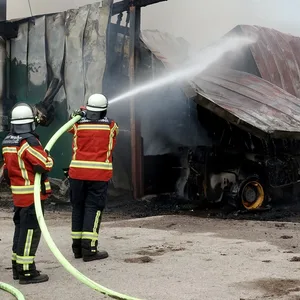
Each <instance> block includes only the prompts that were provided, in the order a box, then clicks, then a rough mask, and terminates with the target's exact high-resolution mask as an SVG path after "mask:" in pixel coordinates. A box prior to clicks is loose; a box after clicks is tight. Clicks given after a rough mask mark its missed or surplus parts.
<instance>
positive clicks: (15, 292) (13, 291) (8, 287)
mask: <svg viewBox="0 0 300 300" xmlns="http://www.w3.org/2000/svg"><path fill="white" fill-rule="evenodd" d="M0 289H1V290H3V291H5V292H8V293H10V294H12V295H13V296H15V297H16V298H17V299H18V300H25V297H24V296H23V294H22V293H21V292H20V291H19V290H17V289H16V288H15V287H13V286H11V285H9V284H7V283H4V282H0Z"/></svg>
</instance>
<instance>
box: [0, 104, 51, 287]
mask: <svg viewBox="0 0 300 300" xmlns="http://www.w3.org/2000/svg"><path fill="white" fill-rule="evenodd" d="M34 130H35V117H34V112H33V110H32V108H31V106H30V105H28V104H26V103H18V104H17V105H15V106H14V108H13V110H12V116H11V131H10V133H9V134H8V135H7V137H6V138H5V139H4V140H3V143H2V155H3V158H4V163H5V165H4V177H5V179H6V182H7V183H8V184H9V185H10V188H11V191H12V196H13V202H14V218H13V220H14V224H15V232H14V238H13V247H12V251H13V254H12V267H13V278H14V279H15V280H18V279H19V283H20V284H29V283H40V282H45V281H48V279H49V277H48V276H47V275H46V274H41V273H40V272H39V271H37V270H36V267H35V262H34V258H35V253H36V251H37V248H38V245H39V241H40V237H41V230H40V228H39V224H38V221H37V218H36V214H35V209H34V176H35V173H36V172H39V173H42V183H41V199H42V200H45V199H46V198H47V196H48V195H49V193H51V188H50V183H49V181H48V179H47V172H49V171H50V170H51V168H52V166H53V161H52V159H51V158H50V157H49V156H48V155H47V153H46V152H45V151H44V149H43V147H42V145H41V143H40V141H39V139H38V136H37V135H36V134H35V133H34ZM42 203H43V201H42Z"/></svg>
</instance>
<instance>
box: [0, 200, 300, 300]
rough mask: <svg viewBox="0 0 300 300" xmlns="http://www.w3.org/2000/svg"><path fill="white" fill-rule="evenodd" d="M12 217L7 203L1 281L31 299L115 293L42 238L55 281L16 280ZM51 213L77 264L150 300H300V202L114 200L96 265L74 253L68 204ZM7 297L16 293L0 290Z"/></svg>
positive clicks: (53, 227) (2, 213)
mask: <svg viewBox="0 0 300 300" xmlns="http://www.w3.org/2000/svg"><path fill="white" fill-rule="evenodd" d="M3 206H5V207H3ZM11 216H12V210H11V208H10V207H9V205H2V208H0V228H1V233H0V251H1V256H0V281H3V282H7V283H9V284H13V285H14V286H15V287H17V288H18V289H20V290H21V291H22V292H23V293H24V295H25V298H26V299H28V300H50V299H51V300H52V299H61V300H67V299H68V300H69V299H88V298H91V297H95V298H97V299H108V298H107V297H106V296H104V295H102V294H99V293H97V292H95V291H93V290H91V289H89V288H87V287H85V286H84V285H82V284H81V283H79V282H78V281H77V280H76V279H75V278H73V277H72V276H71V275H70V274H69V273H68V272H67V271H66V270H65V269H64V268H63V267H62V266H61V265H60V264H59V263H58V262H57V260H56V258H55V257H54V256H53V254H52V253H51V252H50V250H49V249H48V247H47V245H46V243H45V241H44V240H43V239H42V241H41V245H40V248H39V250H38V253H37V258H36V263H37V266H38V269H40V270H42V271H44V272H46V273H47V274H48V275H49V276H50V281H49V282H47V283H43V284H39V285H31V286H21V285H19V284H18V282H16V281H15V282H14V281H13V280H12V276H11V269H10V256H11V252H10V248H11V238H12V234H13V226H12V221H11ZM45 216H46V223H47V225H48V226H49V231H50V233H51V235H52V237H53V239H54V241H55V242H56V244H57V246H58V248H59V249H60V250H61V251H62V253H63V254H64V255H65V257H66V258H67V259H68V260H69V261H70V262H71V263H72V264H73V265H74V266H75V267H76V268H78V269H79V270H80V271H81V272H83V273H84V274H85V275H87V276H88V277H90V278H92V279H93V280H95V281H96V282H98V283H100V284H102V285H104V286H105V287H108V288H111V289H113V290H116V291H118V292H122V293H125V294H128V295H130V296H135V297H139V298H140V299H149V300H150V299H156V300H157V299H162V300H175V299H186V300H199V299H216V300H218V299H220V300H221V299H222V300H227V299H228V300H234V299H237V300H241V299H245V300H254V299H272V300H273V299H283V300H296V299H300V248H299V239H300V233H299V232H300V231H299V229H300V223H298V220H300V217H299V213H298V211H297V206H294V207H291V206H289V207H285V206H281V207H277V208H273V209H272V210H271V211H267V212H261V213H255V214H240V213H237V212H232V211H230V212H226V213H224V211H223V212H220V211H219V210H217V209H216V210H214V209H209V210H204V211H197V210H196V208H195V207H193V206H192V205H191V204H188V203H184V204H182V203H179V202H178V201H166V199H163V198H162V199H156V201H152V200H147V199H146V200H145V201H140V202H136V203H134V204H132V202H126V203H123V204H121V202H120V200H115V201H112V202H111V203H110V205H109V206H108V209H107V212H106V216H105V218H104V222H103V225H102V227H101V233H100V243H101V247H103V248H105V249H106V250H107V251H108V252H109V254H110V257H109V258H108V259H106V260H103V261H99V262H90V263H84V262H83V261H81V260H75V259H74V258H73V257H72V254H71V252H70V243H71V241H70V209H69V207H68V206H64V207H62V206H57V205H56V206H53V205H51V204H49V205H48V207H47V211H46V215H45ZM262 220H263V221H262ZM265 220H268V221H265ZM269 220H272V221H269ZM0 299H8V300H10V299H13V297H10V296H9V295H8V294H6V293H4V292H2V291H0Z"/></svg>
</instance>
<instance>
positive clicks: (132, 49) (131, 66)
mask: <svg viewBox="0 0 300 300" xmlns="http://www.w3.org/2000/svg"><path fill="white" fill-rule="evenodd" d="M134 2H135V1H134V0H130V1H129V14H130V24H129V28H130V29H129V85H130V89H133V88H134V86H135V16H136V7H135V3H134ZM130 133H131V135H130V136H131V181H132V186H133V198H134V199H135V200H136V199H137V198H138V178H137V160H136V146H137V145H136V144H137V132H136V121H135V97H134V96H132V97H131V99H130Z"/></svg>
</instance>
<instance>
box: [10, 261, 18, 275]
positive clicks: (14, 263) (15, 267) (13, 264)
mask: <svg viewBox="0 0 300 300" xmlns="http://www.w3.org/2000/svg"><path fill="white" fill-rule="evenodd" d="M12 271H13V279H14V280H19V273H18V268H17V263H16V261H15V260H13V261H12Z"/></svg>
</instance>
